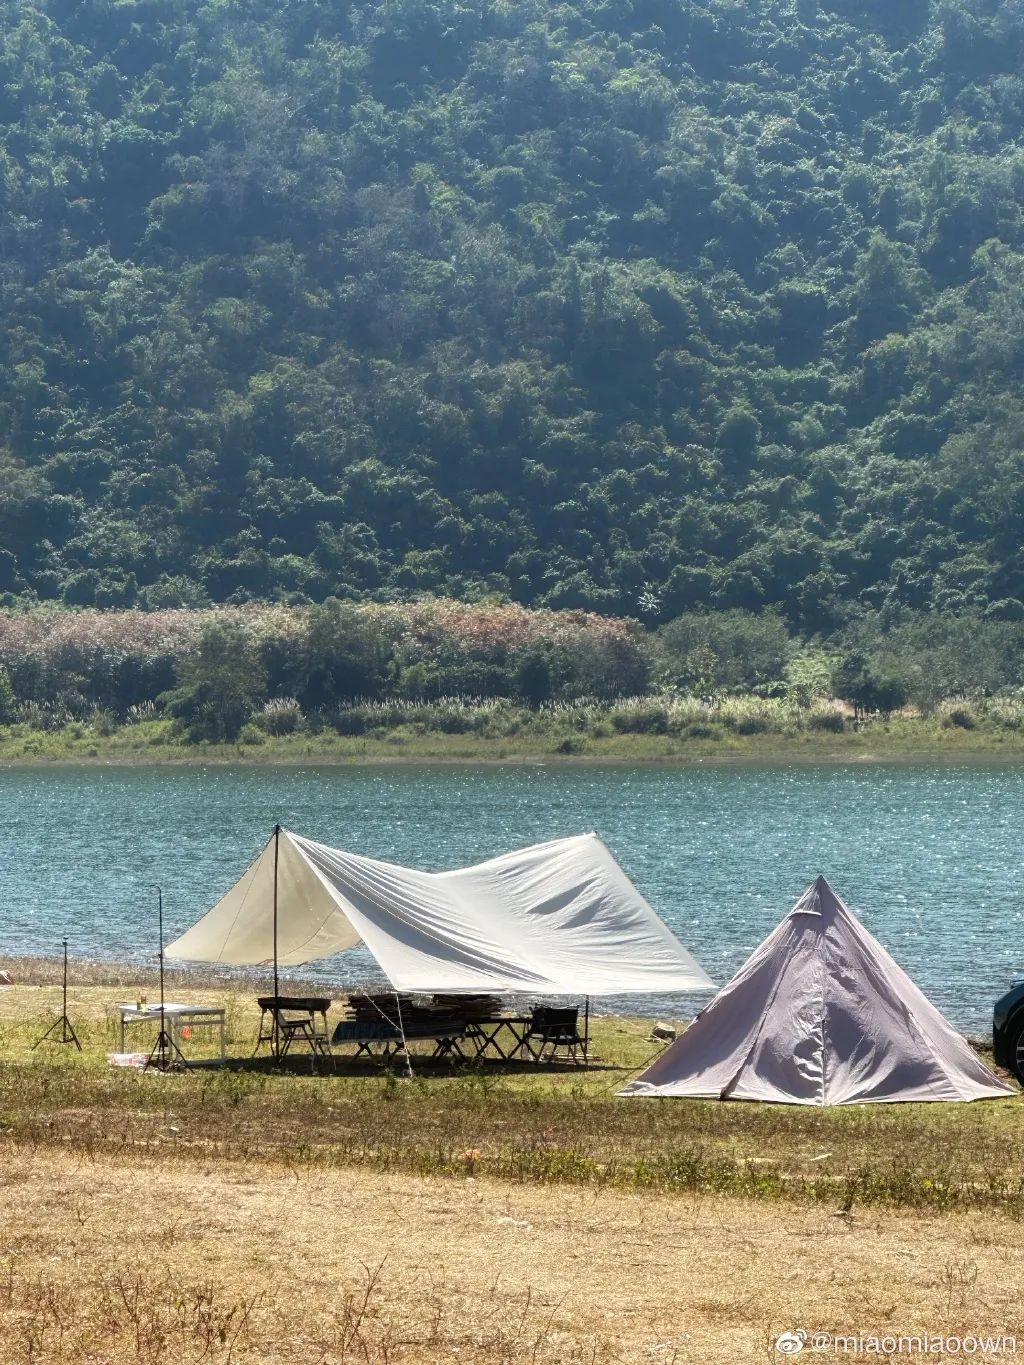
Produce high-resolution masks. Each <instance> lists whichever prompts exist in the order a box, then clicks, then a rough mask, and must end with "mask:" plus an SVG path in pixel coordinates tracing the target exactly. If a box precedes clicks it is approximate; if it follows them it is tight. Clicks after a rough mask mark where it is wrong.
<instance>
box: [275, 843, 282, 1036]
mask: <svg viewBox="0 0 1024 1365" xmlns="http://www.w3.org/2000/svg"><path fill="white" fill-rule="evenodd" d="M280 852H281V826H280V825H275V826H274V1061H275V1062H279V1061H280V1060H281V1023H280V1018H281V1015H280V1010H281V1002H280V998H279V995H278V982H277V863H278V858H279V856H280Z"/></svg>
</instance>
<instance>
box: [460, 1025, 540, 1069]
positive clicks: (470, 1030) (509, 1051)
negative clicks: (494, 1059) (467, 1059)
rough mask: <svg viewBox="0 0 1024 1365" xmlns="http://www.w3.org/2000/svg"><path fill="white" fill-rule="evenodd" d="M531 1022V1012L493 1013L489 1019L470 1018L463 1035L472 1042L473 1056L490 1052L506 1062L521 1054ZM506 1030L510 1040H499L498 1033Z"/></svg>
mask: <svg viewBox="0 0 1024 1365" xmlns="http://www.w3.org/2000/svg"><path fill="white" fill-rule="evenodd" d="M532 1023H533V1015H532V1014H495V1015H492V1016H491V1017H490V1018H489V1019H473V1020H471V1021H470V1023H469V1024H467V1026H466V1032H465V1035H464V1036H465V1037H466V1039H467V1040H468V1041H469V1042H471V1043H472V1044H473V1047H474V1049H475V1051H474V1054H473V1055H474V1056H475V1057H485V1056H486V1055H487V1054H488V1053H489V1052H490V1053H496V1054H497V1055H498V1056H499V1057H500V1058H501V1059H502V1061H505V1062H507V1061H510V1060H511V1059H512V1058H513V1057H516V1056H521V1055H522V1053H523V1048H524V1046H525V1044H526V1035H527V1034H528V1033H529V1031H530V1025H531V1024H532ZM506 1031H507V1032H508V1033H510V1034H511V1035H512V1037H511V1040H509V1039H507V1038H504V1039H501V1041H499V1035H500V1034H502V1033H504V1032H506ZM503 1043H504V1046H502V1044H503Z"/></svg>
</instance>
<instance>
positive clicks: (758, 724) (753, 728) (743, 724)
mask: <svg viewBox="0 0 1024 1365" xmlns="http://www.w3.org/2000/svg"><path fill="white" fill-rule="evenodd" d="M734 724H735V726H736V733H737V734H738V735H764V734H767V733H768V730H769V729H770V728H771V727H770V726H769V724H768V721H767V719H766V718H765V717H764V716H756V715H750V716H740V717H739V719H738V720H737V721H735V722H734Z"/></svg>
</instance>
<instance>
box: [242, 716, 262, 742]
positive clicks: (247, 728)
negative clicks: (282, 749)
mask: <svg viewBox="0 0 1024 1365" xmlns="http://www.w3.org/2000/svg"><path fill="white" fill-rule="evenodd" d="M238 742H239V744H252V745H255V744H266V742H267V737H266V735H265V734H264V733H263V731H262V730H261V729H260V727H259V726H258V725H254V724H253V723H252V722H251V721H250V723H249V724H248V725H243V726H242V728H241V730H239V732H238Z"/></svg>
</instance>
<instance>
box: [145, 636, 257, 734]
mask: <svg viewBox="0 0 1024 1365" xmlns="http://www.w3.org/2000/svg"><path fill="white" fill-rule="evenodd" d="M177 674H178V676H177V686H176V687H175V688H174V690H173V691H170V692H165V693H164V694H163V695H162V696H161V698H160V699H159V700H160V702H161V704H162V706H163V709H164V711H165V712H166V713H167V714H168V715H170V716H173V717H174V718H175V719H176V720H178V721H180V722H181V723H182V725H184V726H185V728H186V729H187V730H188V732H189V735H190V737H191V738H192V739H209V740H214V741H224V740H235V739H237V738H238V735H239V733H240V731H241V729H242V726H243V725H244V724H245V723H246V721H248V720H249V719H250V718H251V717H252V715H253V712H254V711H255V710H256V708H257V706H259V705H260V703H261V702H262V701H263V700H264V699H265V697H266V676H265V674H264V672H263V668H262V665H261V662H260V659H259V655H258V654H257V653H256V651H255V649H254V648H253V643H252V641H251V639H250V637H249V636H248V635H247V633H246V632H245V631H244V630H243V629H242V628H241V627H240V626H237V625H230V624H213V625H210V626H207V627H206V629H205V630H204V631H203V633H202V635H201V636H200V639H199V642H198V644H197V646H196V649H195V652H194V653H193V654H192V655H189V656H186V657H185V658H184V659H183V660H182V662H181V663H180V665H179V667H178V670H177Z"/></svg>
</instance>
